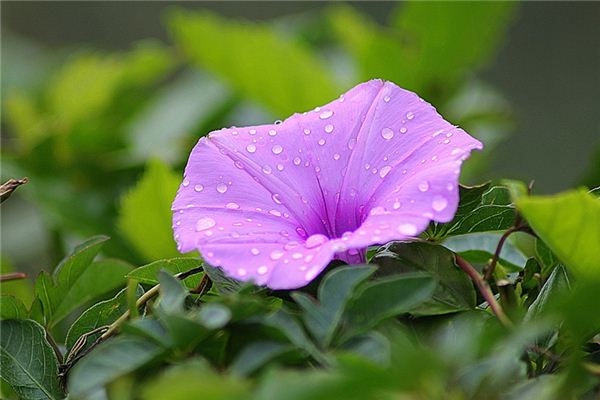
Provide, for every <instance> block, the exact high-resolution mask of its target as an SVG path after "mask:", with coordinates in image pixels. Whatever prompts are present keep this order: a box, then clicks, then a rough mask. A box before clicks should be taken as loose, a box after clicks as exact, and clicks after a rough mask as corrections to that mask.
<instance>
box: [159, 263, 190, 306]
mask: <svg viewBox="0 0 600 400" xmlns="http://www.w3.org/2000/svg"><path fill="white" fill-rule="evenodd" d="M158 281H159V283H160V297H159V308H160V310H161V311H162V312H165V313H166V314H180V313H182V312H183V305H184V303H185V298H186V297H187V296H188V292H187V290H185V288H184V287H183V285H182V284H181V282H180V281H178V280H177V279H176V278H175V277H173V276H172V275H170V274H169V273H168V272H166V271H160V272H159V273H158Z"/></svg>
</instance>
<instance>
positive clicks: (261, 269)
mask: <svg viewBox="0 0 600 400" xmlns="http://www.w3.org/2000/svg"><path fill="white" fill-rule="evenodd" d="M268 271H269V268H267V266H266V265H261V266H260V267H258V269H257V270H256V272H257V273H258V274H259V275H264V274H266V273H267V272H268Z"/></svg>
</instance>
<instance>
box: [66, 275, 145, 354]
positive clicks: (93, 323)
mask: <svg viewBox="0 0 600 400" xmlns="http://www.w3.org/2000/svg"><path fill="white" fill-rule="evenodd" d="M143 293H144V290H143V289H142V287H141V286H138V287H137V291H136V295H137V297H140V296H141V295H142V294H143ZM126 311H127V289H123V290H121V291H120V292H119V293H117V294H116V295H115V297H113V298H112V299H109V300H104V301H101V302H99V303H96V304H94V305H93V306H91V307H90V308H88V309H87V310H85V311H84V312H83V313H82V314H81V315H80V316H79V318H77V319H76V320H75V322H73V325H71V327H70V328H69V331H68V332H67V338H66V340H65V347H66V348H67V350H70V349H71V348H72V347H73V345H74V344H75V342H76V341H77V339H79V337H80V336H81V335H83V334H85V333H88V332H91V331H92V330H94V329H96V328H99V327H101V326H106V325H110V324H111V323H113V322H114V321H115V320H116V319H117V318H119V317H120V316H121V315H122V314H123V313H125V312H126ZM98 336H100V333H97V334H94V335H90V336H88V338H87V342H86V343H87V345H89V344H91V343H93V342H94V340H95V339H96V338H97V337H98ZM87 345H86V347H87Z"/></svg>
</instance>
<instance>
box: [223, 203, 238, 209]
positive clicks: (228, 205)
mask: <svg viewBox="0 0 600 400" xmlns="http://www.w3.org/2000/svg"><path fill="white" fill-rule="evenodd" d="M225 207H227V208H229V209H230V210H237V209H239V208H240V205H239V204H238V203H227V205H225Z"/></svg>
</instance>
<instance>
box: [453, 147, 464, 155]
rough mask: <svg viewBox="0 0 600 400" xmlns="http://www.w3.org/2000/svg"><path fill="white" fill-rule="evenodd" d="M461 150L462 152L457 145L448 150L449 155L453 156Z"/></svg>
mask: <svg viewBox="0 0 600 400" xmlns="http://www.w3.org/2000/svg"><path fill="white" fill-rule="evenodd" d="M461 152H462V150H461V149H460V148H458V147H457V148H455V149H453V150H452V151H451V152H450V155H451V156H455V155H457V154H459V153H461Z"/></svg>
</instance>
